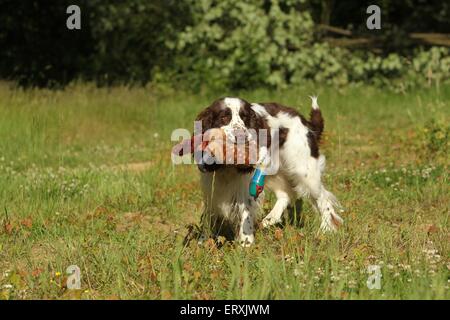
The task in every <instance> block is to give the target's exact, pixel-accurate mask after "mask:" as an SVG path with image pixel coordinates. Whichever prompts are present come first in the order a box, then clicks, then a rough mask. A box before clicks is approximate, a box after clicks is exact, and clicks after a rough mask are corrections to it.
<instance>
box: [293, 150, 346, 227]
mask: <svg viewBox="0 0 450 320" xmlns="http://www.w3.org/2000/svg"><path fill="white" fill-rule="evenodd" d="M316 161H318V160H316V159H314V158H311V159H310V161H309V165H308V168H309V170H305V169H304V168H303V169H304V171H300V172H298V177H299V184H298V185H297V186H296V188H295V189H296V191H297V193H298V195H299V196H303V195H308V196H310V197H311V198H312V202H313V204H314V206H315V207H316V209H317V210H318V211H319V212H320V215H321V218H322V222H321V224H320V229H321V230H322V231H323V232H327V231H336V230H337V229H338V227H339V226H340V225H341V224H342V223H343V219H342V218H341V217H340V216H339V215H338V214H337V213H336V211H335V210H336V208H337V207H339V203H338V201H337V200H336V197H335V196H334V195H333V194H332V193H331V192H329V191H328V190H326V189H325V187H324V186H323V184H322V182H321V173H322V171H323V168H321V167H322V166H321V164H320V163H317V162H316Z"/></svg>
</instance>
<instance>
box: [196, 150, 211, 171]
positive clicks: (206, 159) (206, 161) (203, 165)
mask: <svg viewBox="0 0 450 320" xmlns="http://www.w3.org/2000/svg"><path fill="white" fill-rule="evenodd" d="M214 163H215V158H214V157H213V156H211V155H210V154H209V153H207V152H205V154H204V155H203V157H202V159H201V160H200V163H198V164H197V167H198V169H199V170H200V171H201V172H203V173H205V172H207V171H208V170H207V166H208V165H212V164H214Z"/></svg>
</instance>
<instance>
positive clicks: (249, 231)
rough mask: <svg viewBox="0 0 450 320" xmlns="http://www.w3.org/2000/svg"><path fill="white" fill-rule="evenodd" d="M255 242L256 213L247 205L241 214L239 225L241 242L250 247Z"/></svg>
mask: <svg viewBox="0 0 450 320" xmlns="http://www.w3.org/2000/svg"><path fill="white" fill-rule="evenodd" d="M253 242H255V213H254V212H252V210H251V209H249V208H247V207H245V209H244V210H243V211H242V214H241V221H240V227H239V243H240V244H241V245H242V246H243V247H249V246H251V245H252V244H253Z"/></svg>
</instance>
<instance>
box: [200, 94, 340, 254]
mask: <svg viewBox="0 0 450 320" xmlns="http://www.w3.org/2000/svg"><path fill="white" fill-rule="evenodd" d="M311 99H312V109H311V113H310V119H309V120H307V119H305V118H304V117H303V116H301V115H300V114H299V113H298V112H297V111H296V110H294V109H292V108H289V107H286V106H283V105H281V104H278V103H249V102H247V101H245V100H243V99H240V98H222V99H219V100H216V101H215V102H213V103H212V104H211V105H210V106H209V107H207V108H206V109H205V110H203V111H202V112H201V113H200V114H199V115H198V116H197V119H196V120H197V121H201V124H202V133H205V132H207V131H208V130H209V129H213V128H219V129H222V130H223V132H225V135H226V136H227V138H230V139H233V140H234V139H236V137H237V135H235V132H236V131H239V130H240V132H242V131H244V133H245V134H247V133H248V132H249V131H251V130H253V131H256V132H257V133H258V132H260V131H261V130H262V129H266V130H267V131H268V132H269V135H268V139H267V141H265V142H259V144H258V150H259V151H258V159H259V160H258V162H257V163H256V165H260V164H262V162H265V165H266V166H267V165H268V163H271V165H273V163H275V162H277V165H276V167H278V168H277V169H278V170H277V171H276V172H272V173H271V174H269V175H267V176H266V187H267V188H268V189H269V190H271V191H273V192H274V194H275V195H276V198H277V200H276V203H275V206H274V207H273V209H272V210H271V211H270V213H269V214H268V215H267V216H266V217H265V218H264V219H263V220H262V225H263V227H269V226H272V225H275V224H277V223H279V222H281V219H282V215H283V212H284V211H285V210H286V209H287V208H288V206H289V205H291V204H294V203H295V201H296V200H297V199H299V198H302V197H309V198H310V199H311V200H312V203H313V205H314V207H315V208H316V209H317V210H318V211H319V212H320V215H321V218H322V222H321V226H320V228H321V230H322V231H334V230H336V229H337V228H338V227H339V225H341V224H342V223H343V220H342V218H341V217H340V216H339V215H338V214H337V213H336V209H337V206H338V202H337V200H336V198H335V197H334V195H333V194H332V193H331V192H329V191H328V190H326V189H325V187H324V185H323V183H322V181H321V175H322V173H323V171H324V169H325V157H324V156H323V155H320V154H319V141H320V138H321V135H322V131H323V128H324V120H323V118H322V114H321V112H320V109H319V105H318V104H317V97H311ZM275 132H276V133H277V135H275V134H274V133H275ZM234 135H235V136H234ZM274 139H276V140H277V141H275V140H274ZM234 141H235V140H234ZM275 142H276V145H277V146H278V149H277V150H276V151H277V152H278V154H277V157H276V158H277V160H275V156H274V155H273V154H270V153H269V147H271V146H273V145H274V143H275ZM202 159H204V158H202ZM199 162H200V163H199V164H198V167H199V169H200V171H201V185H202V190H203V195H204V211H203V214H202V225H203V227H205V226H206V227H207V228H209V230H210V231H212V233H213V235H214V236H224V237H226V238H227V239H236V240H238V241H239V242H240V243H241V244H242V245H244V246H249V245H251V244H252V243H253V242H254V238H255V236H254V234H255V229H256V225H257V224H256V221H257V217H258V213H259V212H260V207H261V204H262V201H263V193H264V192H263V193H262V194H261V195H260V196H259V197H258V198H256V199H255V198H254V197H252V196H251V195H250V194H249V183H250V182H251V179H252V174H253V172H254V170H255V165H251V164H247V163H244V164H231V165H230V164H228V163H216V162H214V161H209V162H208V161H199Z"/></svg>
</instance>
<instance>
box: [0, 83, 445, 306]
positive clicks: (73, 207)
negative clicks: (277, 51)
mask: <svg viewBox="0 0 450 320" xmlns="http://www.w3.org/2000/svg"><path fill="white" fill-rule="evenodd" d="M313 93H317V94H319V104H320V106H321V109H322V112H323V114H324V117H325V121H326V124H325V138H324V141H323V143H322V145H321V151H322V152H323V153H324V154H325V155H326V157H327V170H326V173H325V175H324V180H325V182H326V185H327V186H328V189H329V190H330V191H332V192H333V193H334V194H335V195H336V196H337V197H338V199H339V200H340V202H341V204H342V205H343V207H344V212H343V213H342V214H341V216H342V217H343V218H344V219H345V224H344V225H343V227H342V228H341V229H340V231H339V232H337V233H336V234H325V235H324V234H320V233H318V229H319V223H320V219H319V215H318V214H317V213H316V212H315V211H313V210H312V207H311V206H310V204H309V202H308V201H307V200H305V201H304V204H303V208H302V212H301V213H300V215H299V219H298V220H299V221H298V222H297V223H285V225H283V226H278V227H274V228H271V229H267V230H265V229H259V230H258V231H257V235H256V244H255V245H254V246H253V247H250V248H242V247H240V246H239V245H237V244H234V243H224V244H223V245H222V246H219V247H218V246H217V245H216V244H215V243H214V241H210V240H209V241H206V242H205V243H204V244H203V245H198V244H197V243H196V241H191V242H189V243H187V244H184V243H183V240H184V238H185V236H186V235H187V234H188V230H189V229H192V228H193V226H194V225H195V224H198V223H199V219H200V214H201V209H202V208H201V194H200V191H199V188H198V183H199V182H198V180H199V175H198V170H197V168H196V167H195V166H193V165H179V166H174V165H172V163H171V159H170V150H171V147H172V146H173V145H174V142H171V141H170V135H171V133H172V131H173V130H174V129H176V128H187V129H188V130H190V131H192V130H193V120H194V118H195V115H196V114H197V113H198V112H199V111H200V110H201V109H202V108H204V107H205V106H207V105H208V104H209V103H210V102H211V101H212V100H214V99H215V98H217V97H218V96H222V95H225V94H226V95H239V96H241V97H243V98H246V99H247V100H250V101H259V102H262V101H278V102H281V103H284V104H286V105H290V106H294V107H296V109H297V110H299V111H300V112H302V113H303V114H308V113H309V108H310V101H309V98H308V95H310V94H313ZM449 120H450V86H440V87H431V88H428V89H421V90H412V91H409V92H407V93H405V94H397V93H393V92H390V91H388V90H382V89H376V88H372V87H366V86H361V87H358V86H354V87H348V88H345V89H336V88H332V87H315V86H313V85H306V86H305V87H302V88H290V89H289V90H283V91H269V90H255V91H250V92H227V93H220V94H218V95H216V94H213V93H202V94H197V95H195V94H190V93H183V92H180V91H175V90H169V89H162V88H154V87H150V86H149V87H146V88H127V87H114V88H104V89H103V88H96V87H95V86H93V85H89V84H73V85H70V86H68V87H67V88H65V89H64V90H60V91H49V90H38V89H29V90H22V89H17V88H14V87H12V86H11V85H10V84H8V83H1V84H0V299H449V298H450V290H449V286H450V282H449V281H450V280H449V273H450V255H449V253H450V252H449V243H450V233H449V212H450V206H449V200H450V192H449V191H450V188H449V181H448V173H449V155H448V148H449V128H450V127H449V122H450V121H449ZM273 200H274V199H273V197H271V196H270V195H269V196H268V201H267V203H266V204H265V206H264V210H265V212H266V213H267V212H268V210H270V207H271V205H273ZM71 265H77V266H79V268H80V271H81V289H79V290H73V289H68V288H67V287H66V279H67V274H66V269H67V267H69V266H71ZM369 265H378V266H379V267H380V268H381V273H382V278H381V288H380V289H369V288H368V287H367V283H366V282H367V279H368V277H369V274H368V266H369Z"/></svg>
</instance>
